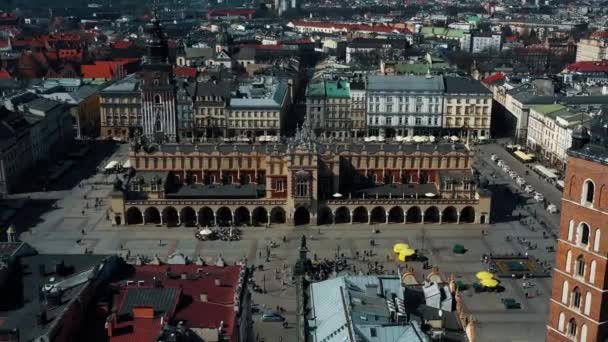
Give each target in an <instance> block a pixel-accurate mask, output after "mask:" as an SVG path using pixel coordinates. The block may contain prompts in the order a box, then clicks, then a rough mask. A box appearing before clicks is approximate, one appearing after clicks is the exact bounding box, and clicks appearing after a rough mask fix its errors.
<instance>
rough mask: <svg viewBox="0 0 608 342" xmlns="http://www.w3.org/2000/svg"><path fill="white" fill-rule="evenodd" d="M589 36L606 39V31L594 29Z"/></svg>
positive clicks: (607, 36)
mask: <svg viewBox="0 0 608 342" xmlns="http://www.w3.org/2000/svg"><path fill="white" fill-rule="evenodd" d="M591 37H593V38H602V39H606V38H608V31H595V32H593V33H592V34H591Z"/></svg>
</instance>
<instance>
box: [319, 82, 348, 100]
mask: <svg viewBox="0 0 608 342" xmlns="http://www.w3.org/2000/svg"><path fill="white" fill-rule="evenodd" d="M325 93H326V94H327V97H350V84H349V83H348V81H346V80H340V81H325Z"/></svg>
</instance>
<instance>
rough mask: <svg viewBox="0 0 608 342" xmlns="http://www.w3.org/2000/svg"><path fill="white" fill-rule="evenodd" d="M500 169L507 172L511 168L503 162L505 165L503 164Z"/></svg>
mask: <svg viewBox="0 0 608 342" xmlns="http://www.w3.org/2000/svg"><path fill="white" fill-rule="evenodd" d="M502 170H503V171H504V172H507V173H508V172H510V171H511V168H510V167H509V165H506V164H505V165H503V167H502Z"/></svg>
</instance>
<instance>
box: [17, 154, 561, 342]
mask: <svg viewBox="0 0 608 342" xmlns="http://www.w3.org/2000/svg"><path fill="white" fill-rule="evenodd" d="M485 148H487V147H484V149H485ZM484 151H485V150H484ZM487 151H488V152H486V153H484V156H482V159H484V161H485V159H486V158H487V159H488V160H489V152H490V151H492V149H488V150H487ZM501 158H502V156H501ZM486 164H487V162H486ZM480 168H481V171H482V173H487V174H490V173H491V172H492V171H491V170H492V169H491V168H492V166H491V165H485V166H480ZM111 180H112V176H105V175H101V174H97V175H94V176H93V177H92V178H89V179H87V180H85V181H84V182H85V183H87V184H88V183H104V182H108V181H111ZM547 185H548V184H547ZM493 186H494V187H495V188H494V191H495V192H496V193H500V194H501V195H500V196H503V197H500V198H499V199H498V201H496V200H495V205H498V206H500V207H501V209H502V213H501V215H499V216H498V217H497V220H496V221H495V223H493V224H491V225H485V226H475V225H450V224H443V225H428V224H427V225H420V224H407V225H404V224H389V225H375V226H374V228H376V229H378V230H379V233H377V234H374V233H372V229H371V227H370V226H369V225H364V224H353V225H351V224H341V225H336V226H322V227H316V226H315V227H306V226H301V227H296V228H294V227H287V226H273V227H271V228H268V229H264V228H243V235H242V240H241V241H233V242H223V241H204V242H201V241H198V240H196V239H195V238H194V230H193V228H185V227H177V228H164V227H156V226H129V227H125V226H122V227H113V226H111V224H110V222H109V221H107V219H106V211H107V209H108V207H107V205H108V203H107V201H104V202H103V203H102V205H101V206H99V207H98V208H95V207H94V203H95V200H94V199H92V198H95V197H99V198H102V199H103V198H106V196H107V194H108V193H109V192H110V190H111V186H110V185H101V184H100V185H95V186H94V188H92V187H91V185H85V186H82V187H80V186H77V187H75V188H73V189H72V190H66V191H57V192H49V193H39V194H28V195H27V196H30V197H31V204H30V205H35V204H36V203H38V202H44V203H45V206H43V207H41V208H38V209H39V210H37V211H32V213H35V214H32V215H30V216H31V217H28V218H27V220H25V219H24V220H23V222H21V224H20V228H19V229H20V231H21V232H22V233H21V236H20V238H21V239H22V240H23V241H26V242H28V243H30V244H32V245H33V246H34V247H36V248H37V249H38V250H39V251H40V252H42V253H82V252H84V251H85V250H87V251H93V252H94V253H98V254H114V253H120V254H126V253H127V251H128V252H129V253H130V255H131V256H133V255H136V254H143V255H148V256H152V255H155V254H156V255H159V256H166V255H168V254H171V253H173V252H177V251H179V252H182V253H184V254H185V255H188V256H191V257H195V256H198V255H200V256H202V257H203V258H206V259H208V260H213V259H214V258H216V257H217V256H219V255H222V256H223V257H224V258H225V259H226V260H227V261H228V262H236V261H238V260H241V259H243V258H245V257H246V258H247V260H248V262H249V263H250V264H255V265H260V264H263V265H264V270H263V271H259V272H256V273H255V281H256V283H257V284H259V285H260V286H264V285H265V287H266V290H267V293H266V294H257V293H256V294H254V302H255V303H257V304H259V305H260V307H261V310H260V311H261V312H263V311H264V310H274V309H275V308H276V306H277V305H279V306H281V307H283V308H284V309H285V310H286V312H285V317H286V318H287V321H288V322H289V323H290V325H293V324H294V323H295V309H296V308H295V306H296V301H295V289H294V287H293V286H292V285H291V284H290V283H289V281H288V280H289V279H290V277H291V266H292V265H293V264H294V262H295V260H296V258H297V257H298V248H299V244H300V238H301V236H302V235H304V236H306V237H307V238H308V248H309V250H310V254H309V256H310V257H311V258H313V257H314V255H315V254H316V257H317V259H323V258H328V259H329V258H333V257H334V256H335V254H336V251H337V250H338V248H339V250H340V254H342V253H344V255H345V257H348V258H350V263H351V264H355V265H356V267H357V269H358V270H363V271H364V272H366V271H367V264H368V263H370V262H371V263H375V262H378V264H379V265H382V266H383V267H384V270H385V272H387V273H392V272H393V271H396V270H397V268H398V266H400V265H401V266H403V265H402V264H399V263H397V262H395V261H394V260H393V259H392V255H391V254H390V250H391V247H392V245H393V244H394V243H395V242H407V243H409V244H410V245H412V246H413V247H414V248H417V249H419V250H423V251H422V252H423V254H424V255H425V256H427V257H428V258H429V260H430V264H431V265H436V266H438V267H439V269H440V271H441V272H442V273H443V274H444V275H446V276H449V275H450V274H454V275H455V276H456V277H457V278H458V279H460V280H462V281H464V282H465V283H469V284H470V283H473V282H474V281H475V273H476V272H478V271H480V270H482V269H484V268H485V265H484V264H482V263H481V257H482V254H487V253H494V254H499V253H507V254H508V253H522V254H523V253H526V252H527V253H530V254H531V255H533V256H535V257H537V258H539V259H540V260H541V261H549V262H550V263H551V264H552V263H553V259H554V254H553V253H548V252H547V251H546V250H545V247H546V246H554V245H555V239H553V238H543V234H542V232H543V231H544V228H542V227H541V224H540V223H539V222H538V220H536V219H533V218H532V217H531V216H530V213H531V212H533V211H534V210H537V212H538V215H537V217H538V219H539V220H541V219H542V220H544V221H546V222H547V225H546V229H547V230H548V231H556V228H557V226H556V224H555V223H557V222H558V221H559V215H557V214H550V215H549V214H545V213H544V211H543V210H542V207H540V206H539V205H538V204H536V203H534V201H531V200H530V199H529V198H521V197H517V196H518V195H516V194H512V193H510V192H508V191H507V192H505V191H504V190H505V189H508V188H514V187H513V183H512V180H510V178H504V177H501V178H499V179H497V180H496V182H495V184H493ZM548 186H550V185H548ZM535 187H536V186H535ZM540 188H541V186H540V185H539V189H540ZM546 191H547V193H549V190H546ZM505 194H506V195H505ZM85 195H86V197H87V199H85V198H84V196H85ZM22 196H25V195H22ZM505 196H506V197H505ZM518 198H519V199H518ZM508 201H514V202H518V203H520V205H519V206H517V205H515V204H514V203H513V205H511V203H507V202H508ZM87 203H88V206H89V208H88V209H87V208H86V206H87ZM505 208H506V209H505ZM83 210H84V214H83ZM519 214H521V215H522V217H523V218H527V219H529V220H531V222H532V223H531V224H529V225H523V224H521V223H520V222H519V220H518V219H519ZM482 230H484V231H485V232H486V234H482ZM83 233H84V234H83ZM507 236H518V237H525V238H526V239H528V240H529V241H531V242H532V243H533V244H537V245H538V249H535V250H527V249H526V248H525V246H523V245H520V244H518V243H517V242H515V241H511V242H507V241H506V237H507ZM283 237H285V238H286V240H287V241H286V242H283V241H282V240H283ZM371 239H374V240H375V242H376V245H375V246H373V247H372V246H370V240H371ZM271 241H274V242H276V243H277V244H278V247H276V248H272V249H271V257H270V261H269V262H266V261H265V250H266V246H267V245H269V244H270V242H271ZM457 243H458V244H463V245H464V246H465V247H466V248H467V250H468V251H467V252H466V253H465V254H464V255H455V254H453V253H452V246H453V245H454V244H457ZM338 246H339V247H338ZM364 250H372V251H373V255H374V256H373V257H371V258H368V259H367V260H366V261H361V260H357V259H356V254H357V252H359V253H360V254H363V251H364ZM260 253H261V254H260ZM387 255H388V256H389V258H388V260H387ZM260 256H261V257H260ZM408 264H409V265H410V266H413V267H414V268H415V269H416V270H417V274H418V275H419V276H421V275H422V274H423V273H424V272H427V273H428V271H423V270H422V268H421V264H420V263H418V262H410V263H408ZM521 283H522V281H521V280H511V279H502V280H501V285H503V286H504V287H505V292H504V293H498V294H497V293H473V292H470V291H468V290H467V291H465V292H464V293H463V298H464V306H465V308H466V310H467V312H469V313H470V315H471V316H472V317H473V318H474V319H475V320H476V328H477V329H476V335H477V338H478V340H480V341H542V340H544V335H545V321H546V316H547V310H548V300H549V296H550V291H551V279H550V278H547V279H537V280H534V283H535V288H534V290H536V289H537V290H538V292H539V296H536V297H535V298H532V299H526V298H525V292H526V291H528V290H524V289H523V288H522V284H521ZM502 297H512V298H515V299H516V300H517V301H519V302H520V303H522V309H521V310H512V311H507V310H505V309H504V307H503V306H502V305H501V302H500V298H502ZM260 317H261V315H260V314H256V315H254V322H255V323H254V330H255V332H256V335H257V336H258V337H260V338H264V339H265V341H267V342H271V341H280V338H281V337H282V338H283V341H285V342H287V341H294V340H295V334H296V331H295V330H296V329H294V328H288V329H284V328H282V326H281V324H280V323H270V322H260Z"/></svg>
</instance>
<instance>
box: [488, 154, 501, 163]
mask: <svg viewBox="0 0 608 342" xmlns="http://www.w3.org/2000/svg"><path fill="white" fill-rule="evenodd" d="M490 159H492V161H493V162H495V161H498V160H499V159H498V156H497V155H495V154H493V155H492V156H490Z"/></svg>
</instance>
